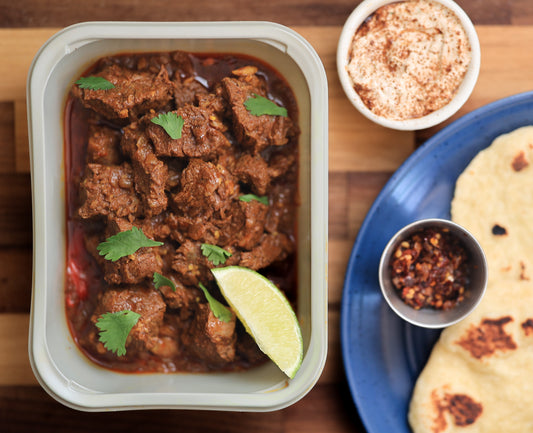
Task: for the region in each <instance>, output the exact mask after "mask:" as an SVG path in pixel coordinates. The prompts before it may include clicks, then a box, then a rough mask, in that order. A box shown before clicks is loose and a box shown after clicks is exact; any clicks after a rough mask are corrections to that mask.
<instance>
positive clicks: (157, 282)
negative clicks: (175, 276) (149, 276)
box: [153, 272, 176, 292]
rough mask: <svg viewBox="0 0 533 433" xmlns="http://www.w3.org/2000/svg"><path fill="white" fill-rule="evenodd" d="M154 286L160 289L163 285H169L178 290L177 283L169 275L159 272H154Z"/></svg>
mask: <svg viewBox="0 0 533 433" xmlns="http://www.w3.org/2000/svg"><path fill="white" fill-rule="evenodd" d="M153 278H154V286H155V288H156V289H159V288H160V287H162V286H168V287H170V288H171V289H172V291H173V292H175V291H176V285H175V284H174V282H173V281H172V280H169V279H168V278H167V277H164V276H163V275H161V274H160V273H159V272H154V277H153Z"/></svg>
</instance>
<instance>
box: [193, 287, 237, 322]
mask: <svg viewBox="0 0 533 433" xmlns="http://www.w3.org/2000/svg"><path fill="white" fill-rule="evenodd" d="M198 286H199V287H200V289H202V292H204V295H205V298H206V299H207V302H208V303H209V308H211V311H212V312H213V314H214V316H215V317H216V318H217V319H218V320H221V321H222V322H226V323H228V322H229V321H230V320H231V317H232V314H231V310H230V309H229V308H228V307H226V306H225V305H224V304H222V303H220V302H219V301H218V300H217V299H215V298H213V296H211V293H209V291H208V290H207V289H206V288H205V286H204V285H203V284H202V283H199V284H198Z"/></svg>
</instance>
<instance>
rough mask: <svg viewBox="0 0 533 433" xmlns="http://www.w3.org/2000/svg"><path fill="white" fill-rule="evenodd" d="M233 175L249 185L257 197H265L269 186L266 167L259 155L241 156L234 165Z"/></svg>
mask: <svg viewBox="0 0 533 433" xmlns="http://www.w3.org/2000/svg"><path fill="white" fill-rule="evenodd" d="M233 174H234V175H235V176H236V177H237V178H238V179H239V180H240V181H241V182H244V183H246V184H250V185H251V187H252V191H253V192H254V193H256V194H259V195H265V194H266V192H267V189H268V186H269V185H270V175H269V173H268V165H267V163H266V161H265V160H264V159H263V158H261V156H260V155H255V156H252V155H248V154H245V155H243V156H241V157H240V158H239V159H238V160H237V163H236V164H235V169H234V171H233Z"/></svg>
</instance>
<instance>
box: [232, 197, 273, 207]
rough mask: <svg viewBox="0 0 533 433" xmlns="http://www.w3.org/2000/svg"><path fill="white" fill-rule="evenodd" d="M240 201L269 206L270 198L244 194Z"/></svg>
mask: <svg viewBox="0 0 533 433" xmlns="http://www.w3.org/2000/svg"><path fill="white" fill-rule="evenodd" d="M239 200H240V201H244V202H246V203H250V202H251V201H252V200H255V201H258V202H259V203H263V204H264V205H265V206H268V197H267V196H266V195H263V196H261V197H259V196H257V195H255V194H244V195H241V196H240V197H239Z"/></svg>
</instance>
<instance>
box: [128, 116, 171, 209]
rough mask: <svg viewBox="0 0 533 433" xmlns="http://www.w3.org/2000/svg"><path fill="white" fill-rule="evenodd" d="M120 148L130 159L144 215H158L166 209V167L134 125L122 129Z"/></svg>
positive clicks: (145, 137)
mask: <svg viewBox="0 0 533 433" xmlns="http://www.w3.org/2000/svg"><path fill="white" fill-rule="evenodd" d="M121 146H122V149H123V152H124V153H125V154H127V155H128V156H129V157H130V158H131V161H132V165H133V176H134V180H135V189H136V191H137V192H138V193H139V195H140V196H141V197H142V201H143V205H144V213H145V215H146V216H153V215H159V214H160V213H161V212H163V211H164V210H165V209H166V208H167V196H166V193H165V186H166V184H167V180H168V167H167V166H166V164H164V163H163V161H160V160H159V159H158V158H157V157H156V156H155V154H154V150H153V147H152V145H151V144H150V143H149V141H148V137H147V136H146V135H145V134H144V133H142V132H139V130H138V127H137V124H136V123H134V124H132V125H131V126H130V127H127V128H125V129H124V137H123V139H122V143H121Z"/></svg>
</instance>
